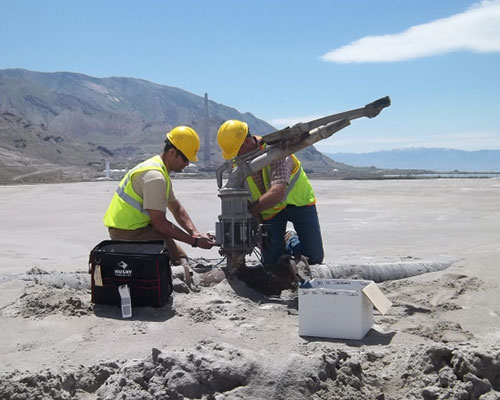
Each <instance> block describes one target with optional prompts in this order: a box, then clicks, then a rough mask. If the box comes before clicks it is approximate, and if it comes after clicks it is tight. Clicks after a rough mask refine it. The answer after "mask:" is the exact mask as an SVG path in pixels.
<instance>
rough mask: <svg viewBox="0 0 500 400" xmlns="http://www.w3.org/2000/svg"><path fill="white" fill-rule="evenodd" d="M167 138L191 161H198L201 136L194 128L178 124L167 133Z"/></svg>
mask: <svg viewBox="0 0 500 400" xmlns="http://www.w3.org/2000/svg"><path fill="white" fill-rule="evenodd" d="M166 138H167V139H168V140H169V141H170V143H172V144H173V145H174V146H175V147H176V148H177V150H179V151H181V152H182V154H184V155H185V156H186V157H187V158H188V160H189V161H192V162H195V161H198V157H197V156H196V155H197V154H198V150H199V149H200V138H199V137H198V134H197V133H196V131H195V130H194V129H193V128H190V127H189V126H177V127H175V128H174V129H172V130H171V131H170V132H168V133H167V134H166Z"/></svg>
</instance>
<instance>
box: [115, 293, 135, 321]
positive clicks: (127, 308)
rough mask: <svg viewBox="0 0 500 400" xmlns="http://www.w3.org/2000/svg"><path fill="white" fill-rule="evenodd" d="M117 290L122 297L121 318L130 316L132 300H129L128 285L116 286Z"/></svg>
mask: <svg viewBox="0 0 500 400" xmlns="http://www.w3.org/2000/svg"><path fill="white" fill-rule="evenodd" d="M118 292H119V293H120V297H121V299H122V318H130V317H131V316H132V301H131V300H130V289H129V287H128V285H120V286H118Z"/></svg>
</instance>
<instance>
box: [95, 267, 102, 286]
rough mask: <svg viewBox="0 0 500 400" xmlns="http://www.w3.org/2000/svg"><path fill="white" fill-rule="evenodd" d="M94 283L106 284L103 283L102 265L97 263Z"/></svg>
mask: <svg viewBox="0 0 500 400" xmlns="http://www.w3.org/2000/svg"><path fill="white" fill-rule="evenodd" d="M94 283H95V285H96V286H104V285H103V284H102V275H101V266H100V265H99V264H97V265H96V266H95V270H94Z"/></svg>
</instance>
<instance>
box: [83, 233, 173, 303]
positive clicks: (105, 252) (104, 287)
mask: <svg viewBox="0 0 500 400" xmlns="http://www.w3.org/2000/svg"><path fill="white" fill-rule="evenodd" d="M89 272H90V274H91V289H92V302H93V303H95V304H116V305H120V301H121V298H120V294H119V292H118V286H120V285H125V284H126V285H128V286H129V288H130V297H131V299H132V307H136V306H153V307H161V306H163V305H164V304H165V303H166V302H167V300H168V298H169V296H170V295H171V294H172V271H171V269H170V264H169V256H168V253H167V249H166V248H165V244H164V242H163V241H162V240H147V241H131V240H130V241H129V240H105V241H103V242H101V243H99V244H98V245H97V246H96V247H94V249H93V250H92V251H91V252H90V258H89Z"/></svg>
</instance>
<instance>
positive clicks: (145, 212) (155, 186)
mask: <svg viewBox="0 0 500 400" xmlns="http://www.w3.org/2000/svg"><path fill="white" fill-rule="evenodd" d="M199 148H200V139H199V137H198V134H197V133H196V132H195V130H194V129H192V128H190V127H188V126H178V127H176V128H174V129H172V130H171V131H170V132H168V133H167V134H166V138H165V146H164V149H163V152H162V153H161V154H160V155H157V156H154V157H152V158H150V159H148V160H146V161H143V162H142V163H140V164H138V165H137V166H135V167H134V168H132V169H131V170H130V171H128V172H127V174H126V175H125V176H124V177H123V179H122V180H121V182H120V184H119V185H118V189H117V190H116V192H115V193H114V195H113V198H112V200H111V203H110V205H109V207H108V209H107V211H106V214H105V215H104V225H106V226H107V227H108V232H109V236H110V237H111V239H117V240H154V239H163V240H164V241H165V243H166V246H167V248H168V251H169V256H170V260H171V262H172V263H173V264H174V265H178V264H179V263H181V261H182V258H185V259H187V256H186V253H185V252H184V251H183V250H182V248H181V247H180V246H178V245H177V243H176V242H175V241H174V239H175V240H178V241H181V242H184V243H187V244H189V245H191V246H193V247H201V248H203V249H210V248H211V247H212V246H213V245H214V244H215V242H214V240H213V239H212V238H211V236H210V235H208V234H206V233H200V232H199V231H198V229H197V228H196V226H195V225H194V223H193V221H192V220H191V218H190V216H189V214H188V213H187V211H186V210H185V208H184V207H183V206H182V204H181V203H180V202H179V200H177V199H176V198H175V196H174V192H173V190H172V182H171V180H170V176H169V174H170V172H181V171H182V170H183V169H184V168H185V167H187V166H188V165H189V162H190V161H193V162H194V161H198V158H197V153H198V150H199ZM167 208H168V210H169V211H170V212H171V213H172V215H173V216H174V218H175V220H176V221H177V223H178V225H180V226H177V225H175V224H174V223H172V222H170V221H169V220H168V219H167V217H166V210H167ZM183 264H185V263H183Z"/></svg>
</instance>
